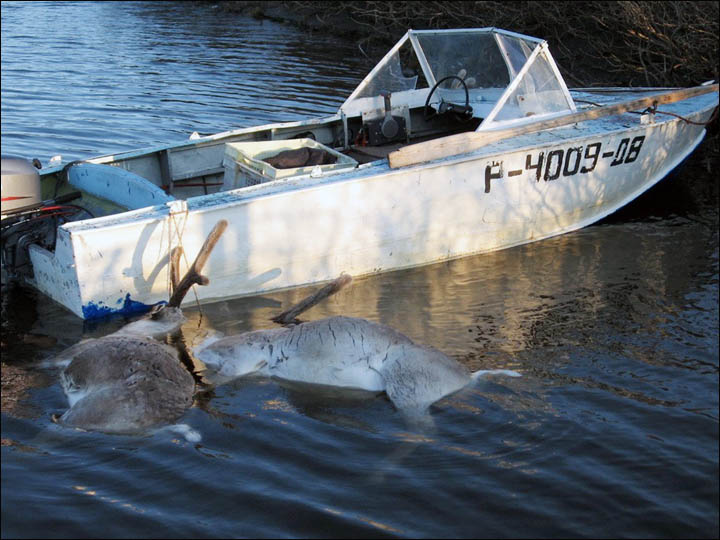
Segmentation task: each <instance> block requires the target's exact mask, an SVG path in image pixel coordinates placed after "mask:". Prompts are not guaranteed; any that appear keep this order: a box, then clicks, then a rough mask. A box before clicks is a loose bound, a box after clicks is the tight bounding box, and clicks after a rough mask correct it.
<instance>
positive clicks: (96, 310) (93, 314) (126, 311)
mask: <svg viewBox="0 0 720 540" xmlns="http://www.w3.org/2000/svg"><path fill="white" fill-rule="evenodd" d="M121 302H122V307H119V308H112V307H110V306H108V305H106V304H105V303H104V302H98V303H97V304H96V303H95V302H90V303H88V304H86V305H84V306H83V307H82V312H83V319H85V320H91V319H100V318H103V317H108V316H110V315H118V314H120V315H132V314H137V313H145V312H147V311H150V308H152V305H150V304H143V303H142V302H137V301H135V300H133V299H132V298H130V293H127V294H126V295H125V300H123V299H122V298H120V299H118V301H117V302H116V303H117V304H120V303H121Z"/></svg>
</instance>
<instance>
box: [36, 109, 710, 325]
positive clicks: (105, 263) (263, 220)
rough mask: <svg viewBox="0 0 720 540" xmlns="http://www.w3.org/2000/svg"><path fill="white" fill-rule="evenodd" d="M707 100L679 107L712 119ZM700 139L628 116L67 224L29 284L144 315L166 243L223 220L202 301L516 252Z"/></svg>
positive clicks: (87, 313) (97, 311)
mask: <svg viewBox="0 0 720 540" xmlns="http://www.w3.org/2000/svg"><path fill="white" fill-rule="evenodd" d="M713 99H715V101H716V97H715V96H707V97H706V96H703V97H701V98H695V100H692V101H694V105H692V106H691V105H682V104H677V106H676V109H677V110H678V111H681V112H685V113H686V115H689V116H690V118H692V119H694V120H699V121H703V120H707V118H708V117H709V115H710V112H711V111H712V108H713V107H714V106H715V102H714V101H713ZM697 100H700V102H701V105H702V106H700V107H698V106H697V103H698V101H697ZM702 100H704V101H702ZM688 101H691V100H688ZM683 108H686V110H683ZM704 134H705V130H704V128H703V127H702V126H697V125H691V124H687V123H685V122H682V121H681V120H678V119H676V118H668V117H665V118H664V119H662V120H661V118H660V117H658V119H657V123H647V124H645V123H641V121H640V117H639V116H632V115H627V114H626V115H619V116H616V117H612V118H609V119H601V120H594V121H589V122H583V123H582V124H576V125H572V126H568V127H564V128H557V129H553V130H549V131H544V132H540V133H533V134H528V135H524V136H521V137H516V138H514V139H512V140H505V141H500V142H497V143H494V144H490V145H488V146H487V147H485V148H483V149H482V150H480V151H477V152H473V153H471V154H464V155H459V156H453V157H448V158H444V159H440V160H435V161H432V162H428V163H423V164H420V165H414V166H408V167H402V168H399V169H390V168H389V166H388V162H387V160H382V161H379V162H375V163H372V164H368V165H367V166H362V167H360V168H358V169H355V170H353V171H351V172H344V173H340V174H334V175H329V176H327V177H320V178H312V177H302V178H292V179H287V180H277V181H273V182H269V183H266V184H261V185H258V186H253V187H251V188H244V189H238V190H234V191H229V192H221V193H217V194H213V195H207V196H204V197H195V198H191V199H188V200H187V201H174V202H169V203H165V204H160V205H157V206H153V207H150V208H144V209H139V210H134V211H130V212H126V213H123V214H118V215H114V216H108V217H105V218H98V219H95V220H89V221H85V222H75V223H69V224H66V225H64V226H62V227H60V228H59V229H58V241H57V245H56V249H55V252H54V253H50V252H48V251H46V250H44V249H42V248H41V247H38V246H35V245H33V246H31V247H30V258H31V261H32V264H33V268H34V278H33V285H34V286H35V287H37V288H38V289H39V290H41V291H42V292H44V293H45V294H47V295H48V296H50V297H52V298H54V299H55V300H57V301H58V302H60V303H61V304H63V305H64V306H66V307H67V308H68V309H70V310H71V311H72V312H73V313H75V314H76V315H78V316H79V317H82V318H85V319H89V318H94V317H98V316H104V315H107V314H109V313H113V312H124V313H129V312H133V311H141V310H144V309H147V306H148V305H150V304H154V303H156V302H160V301H163V300H167V298H168V291H169V277H168V264H167V262H168V253H169V251H170V249H171V248H172V247H174V246H176V245H182V247H183V248H184V252H185V253H186V254H189V255H188V256H189V257H192V256H194V254H195V253H197V251H198V250H199V248H200V246H201V245H202V243H203V241H204V239H205V237H206V236H207V234H208V233H209V232H210V230H211V229H212V227H213V226H214V225H215V224H216V223H217V221H218V220H220V219H225V220H227V221H228V223H229V227H228V229H227V231H226V232H225V234H224V236H223V238H222V240H221V241H220V243H219V244H218V245H217V247H216V248H215V250H214V252H213V254H212V256H211V257H210V259H209V261H208V263H207V265H206V267H205V271H204V273H205V274H206V275H208V276H209V277H210V284H209V285H208V286H205V287H197V288H196V297H197V299H198V300H199V301H200V302H211V301H215V300H219V299H225V298H231V297H238V296H243V295H253V294H258V293H263V292H266V291H272V290H279V289H284V288H289V287H295V286H300V285H305V284H311V283H317V282H323V281H327V280H330V279H334V278H336V277H337V276H338V275H339V274H340V273H341V272H346V273H348V274H351V275H353V276H359V275H366V274H372V273H377V272H384V271H390V270H396V269H401V268H408V267H412V266H418V265H424V264H428V263H433V262H437V261H443V260H447V259H451V258H456V257H461V256H465V255H470V254H477V253H483V252H489V251H494V250H499V249H504V248H509V247H512V246H516V245H519V244H524V243H528V242H532V241H537V240H541V239H543V238H548V237H550V236H554V235H558V234H562V233H565V232H569V231H572V230H575V229H578V228H581V227H584V226H587V225H589V224H591V223H593V222H595V221H597V220H599V219H601V218H603V217H604V216H606V215H608V214H610V213H612V212H614V211H615V210H617V209H618V208H620V207H622V206H623V205H625V204H627V203H628V202H630V201H631V200H633V199H634V198H636V197H637V196H638V195H640V194H641V193H643V192H644V191H646V190H647V189H648V188H650V187H651V186H652V185H654V184H655V183H656V182H658V181H659V180H660V179H662V178H663V177H664V176H665V175H667V174H668V173H669V172H670V171H671V170H672V169H673V168H674V167H676V166H677V165H678V164H679V163H680V162H681V161H682V160H683V159H684V158H685V157H686V156H687V155H688V154H690V153H691V152H692V150H693V149H694V148H695V147H696V146H697V145H698V144H699V143H700V141H701V140H702V138H703V137H704ZM541 156H542V158H541ZM188 262H191V261H188ZM196 297H195V296H194V295H192V294H190V295H188V297H187V299H186V302H188V303H193V302H195V298H196Z"/></svg>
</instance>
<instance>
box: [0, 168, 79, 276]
mask: <svg viewBox="0 0 720 540" xmlns="http://www.w3.org/2000/svg"><path fill="white" fill-rule="evenodd" d="M35 161H37V160H35ZM37 163H38V165H37V166H34V165H33V164H32V163H30V162H29V161H28V160H26V159H24V158H21V157H17V156H2V185H1V186H0V187H1V188H2V207H1V209H0V214H2V215H1V216H0V260H1V262H2V281H3V282H5V281H6V280H9V279H11V278H15V277H18V276H20V275H23V276H28V277H32V275H33V273H32V266H31V265H30V259H29V255H28V246H29V245H30V244H34V243H37V244H39V245H41V246H42V247H44V248H46V249H49V250H54V249H55V235H56V229H57V227H58V225H61V224H62V223H64V222H65V221H68V220H69V219H70V218H71V217H73V216H74V215H75V214H77V213H79V212H81V211H85V210H84V209H83V208H81V207H79V206H75V205H64V204H63V203H66V202H69V201H71V200H73V199H77V198H79V197H80V196H81V193H80V192H79V191H74V192H71V193H67V194H65V195H61V196H59V197H56V198H54V199H50V200H47V201H43V200H42V195H41V185H40V174H39V173H38V168H39V162H37Z"/></svg>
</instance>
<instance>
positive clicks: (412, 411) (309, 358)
mask: <svg viewBox="0 0 720 540" xmlns="http://www.w3.org/2000/svg"><path fill="white" fill-rule="evenodd" d="M349 281H350V278H349V276H341V277H340V278H338V280H336V281H335V282H333V283H331V284H330V285H328V286H326V287H325V288H324V289H323V290H322V291H319V292H318V293H316V294H315V295H313V296H311V297H309V298H308V299H306V300H303V301H302V302H300V303H299V304H297V305H296V306H294V307H293V308H291V309H290V310H288V311H286V312H285V313H283V314H281V315H279V316H278V317H275V318H274V319H273V321H275V322H280V323H285V324H287V323H288V322H291V321H295V320H296V319H295V317H297V315H299V314H300V313H301V312H302V311H304V310H306V309H308V308H309V307H311V306H312V305H315V303H317V302H318V301H320V300H321V299H322V298H325V297H327V296H329V294H333V293H334V292H335V291H337V290H339V289H340V288H341V287H342V286H344V285H345V284H347V283H348V282H349ZM194 355H195V357H196V358H197V359H199V360H201V361H202V362H203V363H204V364H205V366H207V367H208V368H209V369H210V370H212V373H211V377H210V378H211V380H212V379H213V378H214V379H215V380H216V381H223V380H229V379H233V378H237V377H242V376H244V375H248V374H252V373H257V374H261V375H266V376H270V377H277V378H279V379H284V380H289V381H299V382H305V383H315V384H321V385H330V386H337V387H344V388H353V389H361V390H368V391H372V392H385V393H386V394H387V396H388V397H389V398H390V400H391V401H392V402H393V404H394V405H395V407H396V408H397V409H399V410H400V412H401V413H402V414H403V415H404V416H406V417H407V418H408V419H409V420H411V421H412V422H413V423H415V424H418V425H421V426H422V425H428V423H431V421H430V420H429V417H428V408H429V407H430V405H432V404H433V403H435V402H436V401H438V400H439V399H441V398H443V397H444V396H447V395H449V394H451V393H453V392H456V391H458V390H460V389H461V388H463V387H465V386H467V385H468V384H470V383H471V382H472V381H473V380H475V379H477V378H478V377H481V376H483V375H487V374H503V375H509V376H519V374H518V373H516V372H514V371H508V370H491V371H476V372H474V373H471V372H470V371H469V370H468V369H467V368H466V367H465V366H464V365H462V364H460V363H459V362H458V361H456V360H454V359H452V358H450V357H449V356H447V355H446V354H444V353H442V352H441V351H439V350H437V349H434V348H432V347H426V346H424V345H419V344H416V343H414V342H413V341H412V340H411V339H410V338H409V337H407V336H405V335H403V334H401V333H400V332H398V331H397V330H394V329H393V328H391V327H389V326H386V325H384V324H378V323H375V322H371V321H368V320H366V319H361V318H355V317H342V316H335V317H328V318H326V319H322V320H318V321H311V322H303V323H300V324H292V325H290V326H286V327H284V328H273V329H268V330H256V331H253V332H246V333H243V334H239V335H235V336H228V337H224V338H221V339H213V338H210V339H208V340H206V341H205V342H203V343H201V344H200V345H199V346H198V347H196V348H195V350H194Z"/></svg>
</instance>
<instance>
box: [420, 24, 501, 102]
mask: <svg viewBox="0 0 720 540" xmlns="http://www.w3.org/2000/svg"><path fill="white" fill-rule="evenodd" d="M417 39H418V43H419V44H420V46H421V47H422V50H423V53H424V54H425V58H427V61H428V64H429V65H430V70H431V71H432V73H433V75H434V76H435V80H436V81H439V80H441V79H443V78H445V77H447V76H449V75H457V76H459V77H461V78H463V79H464V80H465V83H466V84H467V86H468V88H471V89H472V88H505V87H506V86H507V85H508V84H509V83H510V76H509V74H508V70H507V68H506V66H505V61H504V60H503V57H502V55H501V54H500V51H499V49H498V46H497V43H496V41H495V38H494V37H493V34H492V33H490V32H467V33H461V32H448V33H438V34H420V33H419V34H417ZM459 85H460V83H459V82H457V81H453V80H450V81H446V82H445V83H443V84H441V85H440V88H447V89H451V88H453V87H458V86H459Z"/></svg>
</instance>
